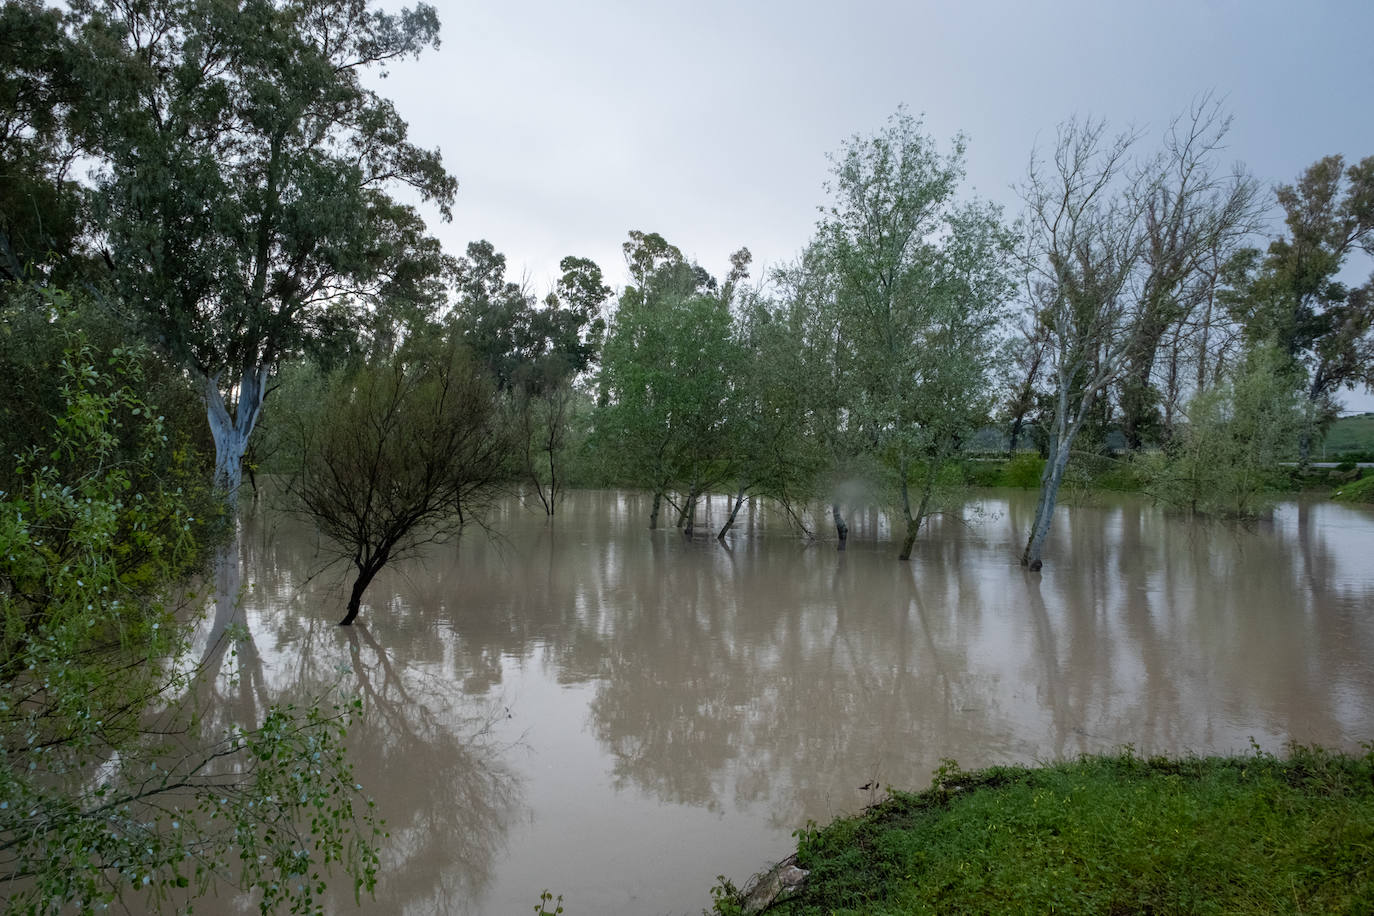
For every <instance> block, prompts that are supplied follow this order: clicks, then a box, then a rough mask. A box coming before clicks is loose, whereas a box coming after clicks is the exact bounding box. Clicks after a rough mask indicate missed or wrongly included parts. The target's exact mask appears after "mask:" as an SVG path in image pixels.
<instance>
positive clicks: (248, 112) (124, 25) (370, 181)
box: [72, 0, 456, 500]
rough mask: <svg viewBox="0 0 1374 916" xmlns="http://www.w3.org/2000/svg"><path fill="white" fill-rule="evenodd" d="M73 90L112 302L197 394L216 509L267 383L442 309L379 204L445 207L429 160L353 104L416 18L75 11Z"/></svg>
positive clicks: (428, 39)
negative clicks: (330, 335) (77, 82)
mask: <svg viewBox="0 0 1374 916" xmlns="http://www.w3.org/2000/svg"><path fill="white" fill-rule="evenodd" d="M72 9H73V11H74V16H73V20H72V28H73V30H74V35H75V40H76V41H77V43H78V45H79V46H80V47H82V48H84V49H85V52H86V56H87V58H86V59H87V66H89V67H90V68H91V72H90V73H89V74H87V76H88V77H89V78H90V79H92V80H97V79H98V81H99V83H100V87H101V88H100V91H99V92H96V93H93V96H94V97H93V98H92V99H91V100H90V101H91V105H90V110H89V111H88V112H87V113H86V116H85V117H84V118H83V119H81V121H80V123H79V124H75V125H74V126H73V130H74V131H79V132H80V133H81V136H82V141H83V145H84V148H85V149H87V150H88V151H89V152H90V154H92V155H94V156H95V157H97V160H98V161H99V162H100V163H102V164H103V166H104V169H103V172H102V174H101V177H100V178H99V180H98V187H97V189H96V194H95V208H94V212H95V215H96V221H97V230H98V240H99V244H100V245H101V246H102V247H103V252H104V257H105V260H106V262H107V263H108V265H109V267H110V272H111V278H112V281H113V286H114V289H115V292H116V296H115V298H116V300H117V302H118V303H119V304H120V305H121V306H122V307H123V308H125V309H127V310H128V311H129V313H130V314H131V316H132V317H133V318H134V319H136V320H137V322H138V323H139V324H141V325H142V326H143V327H144V328H145V329H146V331H147V332H148V334H149V335H150V336H151V337H152V338H153V339H154V340H156V341H157V342H158V343H160V344H161V345H162V346H163V347H165V348H166V349H168V350H169V351H170V352H171V353H172V354H173V355H174V356H175V357H176V358H177V359H179V360H180V361H181V362H182V364H183V365H184V366H185V367H186V368H187V369H188V370H189V371H190V372H191V374H192V375H193V376H194V378H195V379H196V380H197V381H198V383H199V385H200V387H201V390H202V392H203V395H204V398H205V404H206V413H207V417H208V420H209V424H210V429H211V432H212V434H213V437H214V442H215V481H216V483H217V484H218V485H219V486H220V487H222V488H223V489H224V491H225V492H226V493H227V494H228V495H229V497H230V499H231V500H232V498H233V495H234V493H235V492H236V490H237V488H238V486H239V482H240V479H241V464H242V457H243V453H244V450H245V448H246V447H247V445H248V441H249V437H250V436H251V435H252V432H253V429H254V427H255V426H256V425H257V423H258V419H259V417H260V416H261V413H262V409H263V402H264V399H265V398H266V396H267V393H268V389H269V386H270V381H271V377H272V373H273V371H274V367H275V366H276V365H277V364H278V363H279V361H281V360H282V359H284V358H287V357H289V356H291V355H293V354H295V353H298V352H300V351H301V350H303V349H306V348H308V347H309V346H310V345H311V344H312V342H315V341H318V340H319V339H320V337H321V335H322V332H323V331H324V330H325V329H327V328H330V327H334V328H337V327H341V326H347V325H360V324H361V325H365V324H367V322H368V320H369V316H370V315H372V314H375V310H376V309H378V308H381V309H382V310H383V311H384V310H385V309H388V308H401V309H406V310H410V311H414V310H417V309H418V310H424V309H427V308H429V307H430V306H431V305H432V304H433V303H435V302H436V301H437V299H438V297H439V295H440V293H441V290H440V288H439V285H438V283H437V280H436V277H437V273H438V271H437V268H438V266H439V263H440V261H441V257H442V256H441V254H440V252H439V248H438V244H437V242H435V241H434V240H433V239H432V238H430V237H429V236H428V235H427V234H426V231H425V227H424V224H423V221H422V220H421V218H420V216H419V215H418V213H417V212H416V211H415V209H414V208H412V207H411V206H409V205H407V204H402V203H400V202H398V201H397V200H396V199H394V198H393V197H392V196H391V189H394V188H397V187H399V186H404V187H405V188H406V190H407V193H408V194H412V195H414V196H415V197H417V198H420V199H423V200H426V201H431V202H434V203H436V204H438V206H439V208H440V211H441V213H442V214H443V215H444V216H447V215H448V207H449V204H450V203H451V201H452V198H453V195H454V192H455V190H456V182H455V180H454V179H453V178H452V177H450V176H449V175H448V174H447V173H446V172H445V171H444V169H443V167H442V165H441V163H440V159H439V154H438V152H437V151H426V150H422V149H419V148H417V147H416V146H415V145H413V144H412V143H410V142H409V141H408V140H407V139H406V133H407V128H406V124H405V122H404V121H403V120H402V119H401V117H400V116H399V115H398V114H397V112H396V110H395V108H394V107H393V106H392V104H391V103H390V102H389V101H387V100H386V99H384V98H382V97H381V96H379V95H378V94H377V93H376V92H375V91H373V90H372V89H370V88H367V86H366V85H365V75H366V74H367V72H368V71H369V70H376V69H377V68H379V67H381V66H384V65H386V64H387V63H388V62H390V61H394V60H397V59H400V58H403V57H407V56H411V55H415V54H418V53H419V52H420V51H421V50H422V49H423V48H425V47H428V46H433V45H437V43H438V37H437V36H438V28H439V24H438V19H437V17H436V16H435V13H434V10H433V8H432V7H430V6H427V5H424V4H420V5H418V6H417V7H415V9H413V10H403V11H402V12H400V13H398V14H391V13H384V12H379V11H375V10H371V9H369V8H368V4H367V3H366V2H365V0H345V2H326V0H230V2H228V3H224V2H218V0H149V2H147V3H137V4H131V3H120V2H115V0H82V2H78V3H74V4H72Z"/></svg>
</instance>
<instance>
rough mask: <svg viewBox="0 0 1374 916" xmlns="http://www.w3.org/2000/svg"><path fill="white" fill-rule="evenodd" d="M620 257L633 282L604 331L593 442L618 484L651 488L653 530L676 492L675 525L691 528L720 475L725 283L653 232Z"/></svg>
mask: <svg viewBox="0 0 1374 916" xmlns="http://www.w3.org/2000/svg"><path fill="white" fill-rule="evenodd" d="M624 250H625V257H626V262H627V264H628V265H629V267H630V273H631V277H632V278H633V280H634V283H632V284H631V285H629V286H627V287H626V288H625V290H624V291H623V292H622V293H621V295H620V299H619V302H618V307H617V309H616V312H615V315H614V316H613V317H612V319H611V321H610V323H609V328H608V330H607V336H606V345H605V349H604V351H603V353H602V357H601V372H600V377H599V379H598V386H599V391H598V398H599V400H600V404H599V408H598V412H597V417H596V421H595V422H596V437H597V441H598V444H599V446H600V447H601V448H602V449H603V450H604V451H605V454H606V455H607V458H608V460H609V461H610V463H611V464H612V466H613V467H614V469H615V470H616V471H617V472H618V473H619V474H620V475H621V477H622V479H624V480H627V481H631V482H634V483H636V484H640V485H647V486H648V487H649V488H650V489H652V491H653V494H654V497H653V508H652V509H651V510H650V515H649V527H650V528H657V527H658V519H659V513H660V511H661V509H662V504H663V500H664V498H665V497H666V496H667V494H668V491H669V488H670V486H681V487H684V488H685V492H686V498H685V500H684V502H683V503H682V505H681V507H680V511H679V522H680V523H681V524H682V525H684V526H686V527H688V528H689V529H690V524H691V522H692V519H693V515H692V510H693V508H694V506H695V501H696V499H697V497H698V496H699V495H700V494H701V493H703V492H706V490H707V489H709V487H710V486H711V485H712V484H714V483H717V482H719V480H720V479H721V477H722V475H723V474H724V473H725V470H726V469H725V464H724V462H722V461H721V455H722V454H723V451H724V448H725V442H726V430H727V426H726V414H727V403H728V395H729V388H730V384H731V377H732V375H733V365H734V363H733V356H734V352H735V350H734V340H733V338H732V335H731V317H730V298H731V294H730V291H729V287H730V286H731V283H730V282H727V284H726V286H725V288H722V287H721V286H720V285H719V284H717V282H716V280H715V278H713V277H712V276H711V275H710V274H708V273H707V272H706V271H705V270H704V269H703V268H701V267H700V266H698V265H696V264H694V263H691V262H689V261H687V260H686V259H685V258H684V257H683V255H682V252H681V251H680V250H679V249H678V248H677V247H676V246H673V245H670V244H668V243H667V242H666V241H664V239H663V237H662V236H660V235H659V234H658V233H648V234H645V233H642V232H638V231H636V232H631V233H630V241H629V242H627V243H625V245H624ZM738 257H739V256H738V255H737V258H738Z"/></svg>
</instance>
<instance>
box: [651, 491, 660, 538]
mask: <svg viewBox="0 0 1374 916" xmlns="http://www.w3.org/2000/svg"><path fill="white" fill-rule="evenodd" d="M662 505H663V487H661V486H660V487H659V488H658V489H656V490H654V507H653V508H652V509H650V510H649V530H650V531H653V530H654V529H655V528H657V527H658V510H659V509H660V508H661V507H662Z"/></svg>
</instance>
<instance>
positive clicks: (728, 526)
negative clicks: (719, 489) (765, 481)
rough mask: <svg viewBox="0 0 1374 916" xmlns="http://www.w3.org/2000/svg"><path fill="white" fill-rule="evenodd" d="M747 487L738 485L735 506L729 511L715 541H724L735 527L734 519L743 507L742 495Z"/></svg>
mask: <svg viewBox="0 0 1374 916" xmlns="http://www.w3.org/2000/svg"><path fill="white" fill-rule="evenodd" d="M747 490H748V487H746V486H744V485H743V484H741V485H740V488H739V493H738V494H737V495H736V496H735V505H734V506H733V507H732V508H731V509H730V516H729V517H728V518H726V519H725V524H724V525H722V526H721V529H720V533H719V534H717V535H716V540H718V541H724V540H725V535H726V534H727V533H728V532H729V531H730V529H731V528H733V527H735V517H736V516H738V515H739V510H740V507H741V506H743V505H744V494H745V492H746V491H747Z"/></svg>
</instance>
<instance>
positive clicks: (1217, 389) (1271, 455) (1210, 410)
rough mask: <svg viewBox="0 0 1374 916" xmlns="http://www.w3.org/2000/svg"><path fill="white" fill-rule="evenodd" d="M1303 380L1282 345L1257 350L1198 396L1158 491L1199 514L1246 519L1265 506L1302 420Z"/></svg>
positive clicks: (1154, 489)
mask: <svg viewBox="0 0 1374 916" xmlns="http://www.w3.org/2000/svg"><path fill="white" fill-rule="evenodd" d="M1302 400H1303V393H1302V380H1301V378H1300V376H1299V375H1298V373H1296V372H1295V371H1294V369H1293V366H1292V364H1291V362H1289V361H1288V359H1287V358H1286V356H1285V355H1284V354H1283V353H1282V352H1281V351H1279V350H1278V349H1277V348H1276V347H1274V346H1273V345H1272V344H1271V345H1266V346H1261V347H1258V348H1256V349H1254V350H1252V351H1251V352H1250V353H1249V354H1248V355H1247V357H1246V359H1245V360H1244V361H1242V362H1241V363H1240V364H1239V365H1238V366H1237V367H1236V368H1235V369H1234V370H1233V371H1232V372H1231V373H1230V375H1229V377H1227V378H1226V379H1225V380H1223V381H1222V382H1220V383H1219V384H1217V385H1214V386H1212V387H1210V388H1208V389H1205V390H1203V391H1199V392H1198V393H1197V394H1195V395H1194V396H1193V399H1192V400H1191V401H1190V402H1189V404H1188V408H1187V423H1186V425H1184V426H1183V427H1182V430H1181V432H1180V434H1179V436H1178V441H1177V442H1175V443H1174V444H1173V447H1172V448H1171V449H1170V450H1169V453H1168V455H1167V456H1166V457H1164V458H1162V459H1161V460H1160V461H1159V462H1157V463H1158V464H1159V470H1158V473H1157V474H1156V475H1155V479H1154V480H1153V481H1152V483H1151V487H1150V489H1151V493H1152V495H1154V496H1156V497H1158V498H1160V499H1162V500H1164V501H1165V502H1166V503H1168V504H1171V505H1174V506H1177V507H1179V508H1181V509H1185V510H1187V511H1188V512H1190V513H1193V514H1202V515H1208V514H1210V515H1221V516H1226V517H1230V518H1246V517H1249V516H1253V515H1255V514H1256V513H1257V512H1258V511H1259V509H1260V508H1261V505H1262V504H1261V502H1260V500H1261V498H1262V494H1263V492H1264V491H1265V490H1268V489H1271V488H1272V486H1273V483H1274V476H1275V474H1276V470H1277V468H1278V466H1279V462H1280V461H1282V460H1283V459H1285V458H1287V457H1289V456H1290V455H1291V454H1292V448H1293V441H1294V440H1295V439H1296V438H1297V435H1298V432H1299V431H1300V430H1301V429H1302V426H1303V410H1302Z"/></svg>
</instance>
